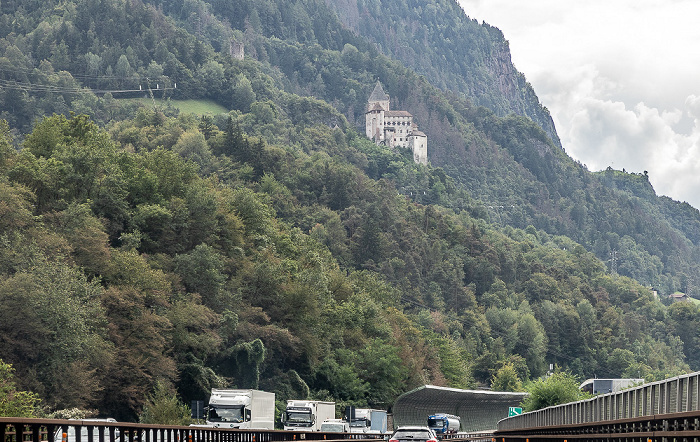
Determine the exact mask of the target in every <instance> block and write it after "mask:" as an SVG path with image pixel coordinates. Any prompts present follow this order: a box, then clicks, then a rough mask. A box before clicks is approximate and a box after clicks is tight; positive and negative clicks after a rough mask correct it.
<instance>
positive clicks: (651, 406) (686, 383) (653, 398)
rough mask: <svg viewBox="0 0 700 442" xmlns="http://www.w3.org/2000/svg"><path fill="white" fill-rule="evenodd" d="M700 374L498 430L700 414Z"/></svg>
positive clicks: (540, 413) (521, 419)
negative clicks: (691, 412) (665, 415)
mask: <svg viewBox="0 0 700 442" xmlns="http://www.w3.org/2000/svg"><path fill="white" fill-rule="evenodd" d="M699 398H700V372H695V373H690V374H686V375H682V376H677V377H674V378H670V379H665V380H663V381H658V382H652V383H649V384H644V385H641V386H638V387H632V388H629V389H627V390H623V391H620V392H616V393H607V394H602V395H599V396H596V397H594V398H592V399H587V400H583V401H579V402H571V403H568V404H563V405H556V406H552V407H548V408H543V409H541V410H537V411H532V412H529V413H523V414H521V415H519V416H513V417H509V418H505V419H502V420H501V421H499V423H498V430H499V431H501V430H514V429H519V428H535V427H546V426H562V425H577V424H586V423H594V422H601V421H614V420H620V419H634V418H639V417H645V416H653V415H664V414H671V413H685V412H690V411H699V410H700V399H699Z"/></svg>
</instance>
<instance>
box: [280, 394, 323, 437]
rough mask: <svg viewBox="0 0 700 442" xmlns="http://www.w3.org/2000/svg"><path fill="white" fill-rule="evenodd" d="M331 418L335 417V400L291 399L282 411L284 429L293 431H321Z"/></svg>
mask: <svg viewBox="0 0 700 442" xmlns="http://www.w3.org/2000/svg"><path fill="white" fill-rule="evenodd" d="M329 419H335V402H325V401H304V400H301V401H300V400H289V401H287V408H286V409H285V410H284V412H283V413H282V424H283V425H284V429H285V430H292V431H294V430H296V431H320V430H321V424H322V423H323V422H324V421H326V420H329Z"/></svg>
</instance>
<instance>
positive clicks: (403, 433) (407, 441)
mask: <svg viewBox="0 0 700 442" xmlns="http://www.w3.org/2000/svg"><path fill="white" fill-rule="evenodd" d="M389 442H437V436H436V435H435V432H434V431H433V430H431V429H430V428H428V427H421V426H410V427H399V428H398V429H397V430H396V431H394V434H393V435H392V436H391V439H389Z"/></svg>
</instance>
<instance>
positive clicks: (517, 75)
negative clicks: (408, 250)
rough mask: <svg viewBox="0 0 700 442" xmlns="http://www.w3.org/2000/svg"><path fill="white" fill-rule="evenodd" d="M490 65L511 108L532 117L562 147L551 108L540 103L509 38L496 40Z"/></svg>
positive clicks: (495, 84) (497, 85)
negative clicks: (517, 63)
mask: <svg viewBox="0 0 700 442" xmlns="http://www.w3.org/2000/svg"><path fill="white" fill-rule="evenodd" d="M486 67H487V69H488V70H489V72H490V73H491V75H492V77H493V79H494V86H495V87H496V89H497V90H498V93H499V94H500V95H501V96H502V97H503V98H504V100H505V102H506V103H507V107H508V108H509V109H510V110H511V111H512V112H514V113H516V114H518V115H523V116H526V117H529V118H530V119H531V120H532V121H534V122H535V123H537V124H538V125H539V126H540V127H541V128H542V129H543V130H544V131H545V132H546V133H547V135H549V137H550V138H551V139H552V141H554V144H556V145H557V146H559V147H561V141H560V140H559V135H557V130H556V128H555V127H554V120H552V116H551V115H550V113H549V110H547V108H545V107H543V106H542V105H541V104H540V101H539V98H537V94H536V93H535V90H534V89H533V88H532V85H530V83H528V82H527V80H526V78H525V76H524V75H523V74H522V73H521V72H519V71H518V70H517V69H516V68H515V66H514V65H513V62H512V60H511V55H510V47H509V45H508V42H507V41H506V40H505V39H502V40H500V41H497V42H495V44H494V51H493V54H492V56H491V57H489V58H487V59H486Z"/></svg>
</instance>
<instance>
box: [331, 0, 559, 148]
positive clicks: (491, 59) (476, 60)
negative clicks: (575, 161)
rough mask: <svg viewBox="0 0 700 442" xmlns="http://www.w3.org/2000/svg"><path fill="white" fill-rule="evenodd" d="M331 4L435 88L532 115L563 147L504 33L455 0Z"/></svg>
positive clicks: (507, 111) (351, 25)
mask: <svg viewBox="0 0 700 442" xmlns="http://www.w3.org/2000/svg"><path fill="white" fill-rule="evenodd" d="M326 3H327V4H328V6H329V7H331V8H332V9H333V10H334V11H336V12H337V13H338V16H339V18H340V19H341V20H342V22H343V23H344V24H345V26H347V27H348V28H349V29H351V30H353V31H354V32H356V33H357V34H359V35H361V36H363V37H365V38H367V39H368V40H369V41H371V42H374V43H375V44H376V45H377V47H378V48H379V49H380V50H381V51H382V52H383V53H385V54H387V55H389V56H391V57H392V58H394V59H396V60H400V61H401V62H402V63H404V64H405V65H406V66H408V67H410V68H412V69H413V70H415V71H416V72H417V73H419V74H422V75H425V76H426V77H427V78H429V79H430V81H431V83H432V84H433V85H434V86H437V87H439V88H441V89H443V90H452V91H455V92H461V93H463V94H465V95H466V96H467V97H469V98H470V99H471V100H472V101H473V102H474V104H476V105H480V106H485V107H488V108H489V109H491V110H493V111H494V112H496V114H498V115H500V116H505V115H508V114H510V113H515V114H518V115H522V116H525V117H528V118H530V119H531V120H532V121H534V122H536V123H537V124H538V125H539V126H540V127H541V128H542V129H543V130H544V131H545V132H546V133H547V135H549V137H550V138H551V139H552V140H553V142H554V144H555V145H557V146H560V147H561V143H560V141H559V136H558V135H557V131H556V129H555V128H554V122H553V121H552V117H551V116H550V114H549V111H548V110H547V109H546V108H544V107H543V106H542V105H541V104H540V102H539V99H538V98H537V95H536V94H535V91H534V90H533V89H532V86H531V85H530V84H529V83H528V82H527V80H526V79H525V76H524V75H523V74H522V73H520V72H518V71H517V69H515V66H513V63H512V62H511V59H510V50H509V48H508V42H507V41H506V40H505V38H504V37H503V33H502V32H501V31H500V30H499V29H498V28H495V27H492V26H489V25H488V24H485V23H484V24H479V23H477V21H476V20H470V19H469V17H467V16H466V15H465V14H464V12H463V11H462V8H461V7H460V6H459V4H458V3H457V2H456V1H455V0H439V1H431V2H424V1H418V0H409V1H400V0H390V1H384V0H382V1H380V0H344V1H337V0H326Z"/></svg>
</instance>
